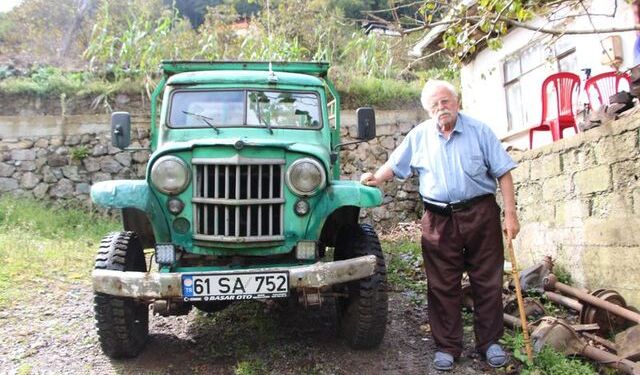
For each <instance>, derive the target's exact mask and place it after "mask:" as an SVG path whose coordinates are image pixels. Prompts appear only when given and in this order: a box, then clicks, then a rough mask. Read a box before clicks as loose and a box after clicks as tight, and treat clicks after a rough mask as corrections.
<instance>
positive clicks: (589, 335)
mask: <svg viewBox="0 0 640 375" xmlns="http://www.w3.org/2000/svg"><path fill="white" fill-rule="evenodd" d="M581 334H582V336H584V337H586V338H588V339H589V340H593V341H595V342H597V343H598V344H600V345H602V346H604V347H605V348H607V349H609V350H611V351H613V352H615V353H617V352H618V348H616V344H615V343H614V342H611V341H609V340H607V339H605V338H602V337H600V336H598V335H594V334H593V333H589V332H582V333H581Z"/></svg>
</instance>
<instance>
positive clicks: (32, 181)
mask: <svg viewBox="0 0 640 375" xmlns="http://www.w3.org/2000/svg"><path fill="white" fill-rule="evenodd" d="M38 183H40V177H38V176H37V175H36V174H35V173H33V172H27V173H25V174H23V175H22V178H20V186H21V187H22V188H23V189H28V190H29V189H33V188H35V187H36V186H37V185H38Z"/></svg>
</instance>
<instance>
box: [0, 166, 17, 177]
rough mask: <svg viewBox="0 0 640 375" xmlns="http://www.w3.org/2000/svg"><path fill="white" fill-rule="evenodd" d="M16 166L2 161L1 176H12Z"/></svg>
mask: <svg viewBox="0 0 640 375" xmlns="http://www.w3.org/2000/svg"><path fill="white" fill-rule="evenodd" d="M15 171H16V168H15V167H14V166H13V165H9V164H5V163H0V177H11V175H12V174H13V172H15Z"/></svg>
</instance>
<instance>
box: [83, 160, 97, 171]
mask: <svg viewBox="0 0 640 375" xmlns="http://www.w3.org/2000/svg"><path fill="white" fill-rule="evenodd" d="M82 165H83V166H84V169H86V170H87V172H97V171H99V170H100V162H99V161H98V159H96V158H92V157H87V158H84V159H82Z"/></svg>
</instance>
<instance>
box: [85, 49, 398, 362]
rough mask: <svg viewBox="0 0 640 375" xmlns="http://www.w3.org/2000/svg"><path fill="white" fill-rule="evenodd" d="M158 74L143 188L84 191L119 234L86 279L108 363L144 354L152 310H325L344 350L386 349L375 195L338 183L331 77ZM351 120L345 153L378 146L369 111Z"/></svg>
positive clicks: (206, 69)
mask: <svg viewBox="0 0 640 375" xmlns="http://www.w3.org/2000/svg"><path fill="white" fill-rule="evenodd" d="M162 68H163V72H164V75H163V78H162V80H161V81H160V83H159V85H158V87H157V89H156V90H155V91H154V92H153V94H152V98H151V131H150V138H151V139H150V141H151V142H150V143H151V156H150V158H149V162H148V166H147V171H146V178H145V179H144V180H116V181H104V182H99V183H96V184H95V185H93V186H92V188H91V198H92V200H93V201H94V202H95V203H96V204H98V205H100V206H103V207H107V208H111V209H120V210H122V218H123V227H124V231H122V232H117V233H111V234H109V235H107V236H106V237H105V238H104V239H103V240H102V242H101V244H100V248H99V250H98V255H97V258H96V263H95V269H94V271H93V274H92V278H93V288H94V292H95V299H94V302H95V318H96V321H97V324H96V325H97V329H98V336H99V338H100V343H101V346H102V349H103V351H104V353H105V354H107V355H108V356H110V357H113V358H120V357H133V356H136V355H138V354H139V353H140V351H141V350H142V349H143V348H144V346H145V343H146V341H147V338H148V331H149V330H148V325H149V310H150V309H149V306H150V305H151V306H152V310H153V313H154V314H159V315H165V316H166V315H180V314H186V313H188V312H189V311H190V310H191V308H192V307H194V306H195V307H196V308H198V309H201V310H204V311H207V312H214V311H217V310H220V309H222V308H224V307H226V306H227V305H229V304H230V303H236V302H237V301H243V300H251V299H274V298H288V299H290V300H294V301H297V302H299V303H300V304H301V305H302V306H305V307H308V306H317V305H321V304H322V303H323V302H324V301H328V300H329V299H331V300H332V301H335V306H336V310H337V315H338V322H339V323H338V324H339V326H338V331H339V333H340V334H341V336H342V337H344V339H345V340H346V341H347V342H348V343H349V345H350V346H352V347H354V348H371V347H375V346H377V345H378V344H380V342H381V341H382V338H383V336H384V331H385V325H386V319H387V293H386V267H385V263H384V257H383V254H382V250H381V248H380V243H379V240H378V237H377V235H376V233H375V231H374V229H373V227H371V226H370V225H366V224H360V223H359V222H358V220H359V213H360V209H361V208H366V207H375V206H378V205H380V204H381V203H382V195H381V192H380V191H379V190H378V189H376V188H371V187H366V186H363V185H361V184H359V183H358V182H355V181H345V180H340V164H339V160H340V158H339V152H340V148H341V146H343V145H344V144H345V143H341V141H340V112H339V107H340V100H339V96H338V93H337V91H336V90H335V88H334V86H333V84H332V83H331V81H330V80H329V79H328V77H327V71H328V68H329V66H328V64H327V63H275V62H274V63H268V62H264V63H261V62H200V61H166V62H163V64H162ZM160 102H161V103H162V105H161V106H160V107H159V112H158V106H157V104H159V103H160ZM357 118H358V136H357V138H358V140H357V141H352V142H349V143H354V142H362V141H367V140H370V139H372V138H374V137H375V115H374V113H373V110H372V109H371V108H360V109H358V111H357ZM111 122H112V124H111V129H112V143H113V144H114V145H115V146H117V147H119V148H123V149H127V147H128V146H129V144H130V131H131V118H130V115H129V113H126V112H115V113H113V114H112V117H111ZM144 249H150V250H147V251H146V252H145V250H144ZM151 249H152V250H151Z"/></svg>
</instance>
